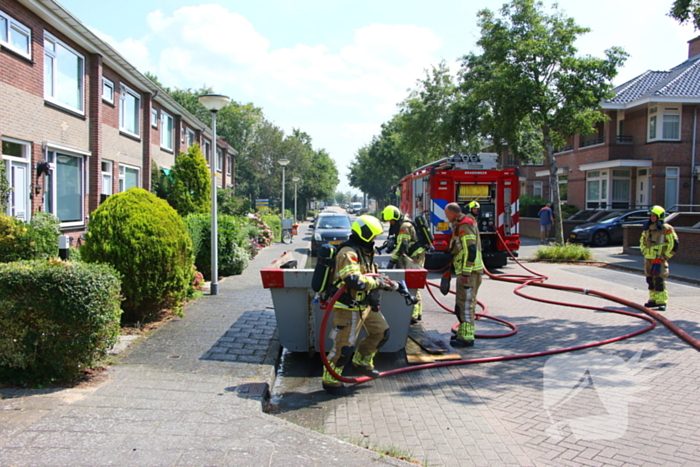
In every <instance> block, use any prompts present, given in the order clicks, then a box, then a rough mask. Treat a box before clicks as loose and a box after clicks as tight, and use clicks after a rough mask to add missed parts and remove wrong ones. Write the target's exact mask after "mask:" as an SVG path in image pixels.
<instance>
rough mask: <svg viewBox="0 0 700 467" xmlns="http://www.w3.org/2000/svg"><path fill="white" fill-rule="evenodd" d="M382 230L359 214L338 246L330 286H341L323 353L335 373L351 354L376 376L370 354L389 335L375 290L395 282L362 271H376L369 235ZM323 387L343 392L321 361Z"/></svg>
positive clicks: (364, 371)
mask: <svg viewBox="0 0 700 467" xmlns="http://www.w3.org/2000/svg"><path fill="white" fill-rule="evenodd" d="M383 230H384V228H383V227H382V223H381V222H380V221H379V219H377V218H376V217H373V216H369V215H364V216H360V217H358V218H357V219H356V220H355V221H354V222H353V224H352V233H351V234H350V239H349V240H348V241H347V242H346V243H344V244H342V245H340V247H339V248H338V254H337V256H336V259H335V261H336V263H335V273H334V277H333V284H335V286H336V287H341V286H342V284H345V285H347V292H346V293H345V294H344V295H343V296H341V297H340V299H338V301H337V302H336V303H335V306H334V307H333V327H332V330H331V333H330V336H329V337H330V338H331V339H333V348H332V349H331V350H330V352H329V353H328V362H329V363H330V365H331V367H332V368H333V370H334V371H335V372H336V373H338V374H339V375H340V374H341V373H342V371H343V367H344V366H345V365H346V364H347V363H348V362H349V361H351V360H352V364H353V366H354V367H355V368H356V369H357V371H358V372H359V373H361V374H363V375H365V376H369V377H372V378H376V377H377V376H379V373H378V372H377V371H375V369H374V356H375V354H376V353H377V350H378V349H379V348H381V347H382V345H384V344H385V343H386V341H387V340H388V339H389V325H388V324H387V322H386V319H384V315H382V312H381V311H380V304H379V301H380V297H379V294H380V291H381V290H389V291H395V290H397V289H398V288H399V284H398V283H397V282H395V281H392V280H390V279H388V278H387V277H385V276H378V277H372V276H369V275H368V274H372V273H376V272H377V265H376V264H374V241H373V240H374V238H375V237H376V236H377V235H380V234H381V233H382V232H383ZM362 328H364V329H365V331H367V336H366V337H365V338H364V339H362V340H361V341H360V342H356V341H357V337H358V334H359V333H360V330H361V329H362ZM356 346H357V347H356ZM356 348H357V350H356ZM323 389H325V390H326V392H328V393H330V394H335V395H346V394H348V392H349V391H348V389H347V388H346V387H345V386H344V385H343V383H342V382H340V381H338V380H337V379H336V378H335V377H333V375H332V374H331V373H330V372H329V371H328V370H327V369H326V368H325V367H324V369H323Z"/></svg>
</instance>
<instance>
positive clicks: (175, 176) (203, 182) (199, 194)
mask: <svg viewBox="0 0 700 467" xmlns="http://www.w3.org/2000/svg"><path fill="white" fill-rule="evenodd" d="M170 177H171V178H172V185H171V189H170V191H169V193H168V195H167V199H168V202H169V203H170V205H171V206H172V207H173V208H175V210H176V211H177V212H178V213H179V214H180V216H182V217H185V216H187V215H188V214H204V213H207V212H208V211H209V207H210V206H211V180H210V179H209V168H208V167H207V161H206V160H205V159H204V156H203V155H202V151H201V150H200V149H199V144H193V145H192V146H190V148H189V149H188V150H187V153H180V154H179V155H178V157H177V160H176V161H175V165H173V167H172V168H171V170H170Z"/></svg>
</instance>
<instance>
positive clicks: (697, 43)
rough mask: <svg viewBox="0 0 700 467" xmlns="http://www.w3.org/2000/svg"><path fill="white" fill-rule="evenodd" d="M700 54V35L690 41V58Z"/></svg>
mask: <svg viewBox="0 0 700 467" xmlns="http://www.w3.org/2000/svg"><path fill="white" fill-rule="evenodd" d="M698 54H700V36H698V37H696V38H694V39H690V40H689V41H688V58H693V57H695V56H696V55H698Z"/></svg>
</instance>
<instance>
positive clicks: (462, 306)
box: [445, 201, 484, 347]
mask: <svg viewBox="0 0 700 467" xmlns="http://www.w3.org/2000/svg"><path fill="white" fill-rule="evenodd" d="M472 203H476V201H472ZM472 203H470V206H469V208H470V212H471V215H470V214H467V215H465V214H463V213H462V209H461V208H460V206H459V204H457V203H449V204H448V205H447V206H445V216H446V217H447V220H448V221H450V222H451V223H452V241H451V242H450V245H451V253H452V255H453V260H452V264H453V266H454V268H455V273H456V274H457V278H458V279H457V293H456V297H455V314H456V315H457V319H458V320H459V326H458V327H457V332H456V334H455V336H454V337H453V338H452V340H451V341H450V344H451V345H452V346H454V347H471V346H473V345H474V327H475V324H476V303H477V300H476V295H477V293H478V292H479V286H481V279H482V276H483V273H484V264H483V262H482V259H481V236H480V235H479V228H478V225H477V223H476V221H475V216H474V213H473V211H472V209H474V208H475V206H471V204H472ZM476 206H478V203H476ZM477 216H478V213H477ZM467 307H469V308H468V309H467Z"/></svg>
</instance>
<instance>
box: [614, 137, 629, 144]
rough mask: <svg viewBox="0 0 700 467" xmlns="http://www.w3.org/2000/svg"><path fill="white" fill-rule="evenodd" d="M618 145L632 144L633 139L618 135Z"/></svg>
mask: <svg viewBox="0 0 700 467" xmlns="http://www.w3.org/2000/svg"><path fill="white" fill-rule="evenodd" d="M615 141H616V142H617V144H632V137H631V136H625V135H617V136H616V137H615Z"/></svg>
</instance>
